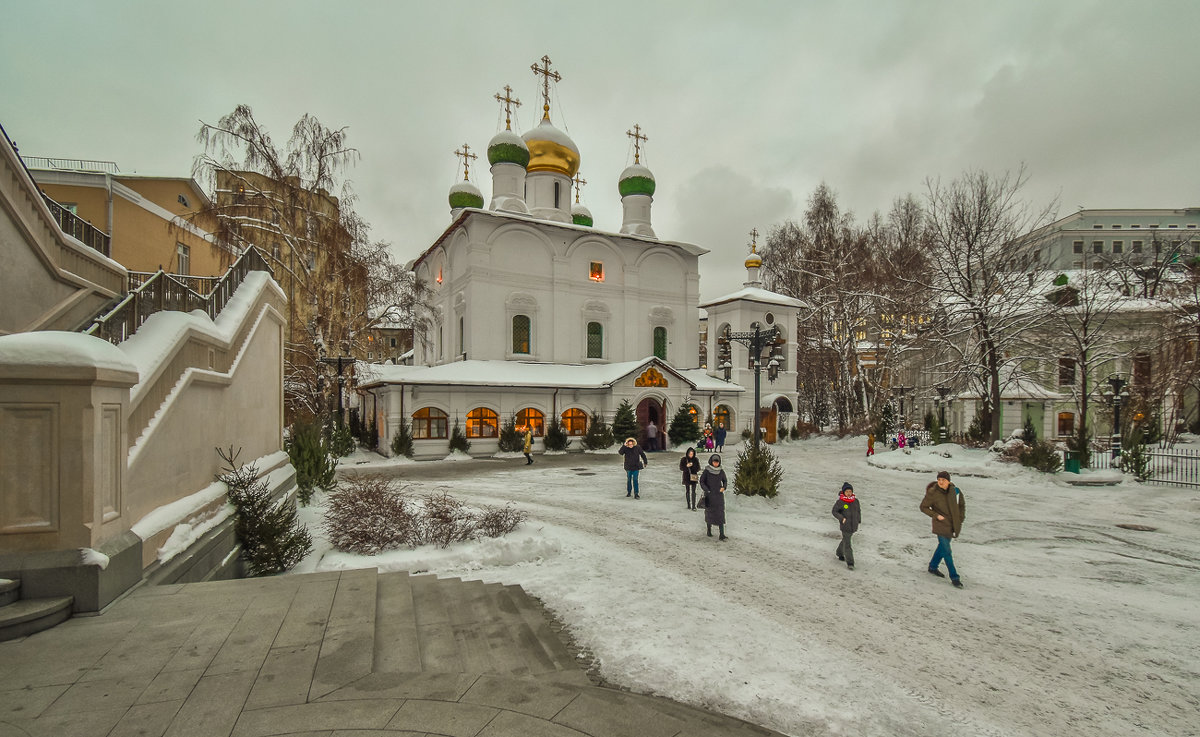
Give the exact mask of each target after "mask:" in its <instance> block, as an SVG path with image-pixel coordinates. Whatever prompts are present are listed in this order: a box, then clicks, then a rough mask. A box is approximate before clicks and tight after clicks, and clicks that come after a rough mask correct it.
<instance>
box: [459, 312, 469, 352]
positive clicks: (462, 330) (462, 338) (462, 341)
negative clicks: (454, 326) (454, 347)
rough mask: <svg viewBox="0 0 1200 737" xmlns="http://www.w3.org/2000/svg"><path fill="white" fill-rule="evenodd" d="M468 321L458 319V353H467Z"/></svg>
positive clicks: (461, 318)
mask: <svg viewBox="0 0 1200 737" xmlns="http://www.w3.org/2000/svg"><path fill="white" fill-rule="evenodd" d="M466 328H467V321H466V318H463V317H460V318H458V352H459V353H466V352H467V329H466Z"/></svg>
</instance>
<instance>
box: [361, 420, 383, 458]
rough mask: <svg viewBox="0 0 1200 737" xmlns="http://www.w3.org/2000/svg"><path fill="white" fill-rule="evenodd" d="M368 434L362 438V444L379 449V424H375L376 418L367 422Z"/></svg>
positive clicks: (369, 448) (372, 448) (371, 448)
mask: <svg viewBox="0 0 1200 737" xmlns="http://www.w3.org/2000/svg"><path fill="white" fill-rule="evenodd" d="M366 432H367V434H366V436H365V437H364V438H363V440H362V444H363V445H364V446H366V448H367V449H368V450H377V449H378V448H379V426H378V425H376V424H375V418H374V417H372V418H371V421H370V422H368V423H367V431H366Z"/></svg>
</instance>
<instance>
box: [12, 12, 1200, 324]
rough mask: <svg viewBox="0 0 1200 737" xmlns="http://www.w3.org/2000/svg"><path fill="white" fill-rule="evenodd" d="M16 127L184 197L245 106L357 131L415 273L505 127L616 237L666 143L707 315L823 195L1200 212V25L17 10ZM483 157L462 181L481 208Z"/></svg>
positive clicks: (287, 122)
mask: <svg viewBox="0 0 1200 737" xmlns="http://www.w3.org/2000/svg"><path fill="white" fill-rule="evenodd" d="M0 11H2V12H0V17H2V18H3V23H2V24H0V124H3V126H4V128H5V130H6V131H7V133H8V135H9V137H10V138H12V139H13V140H14V141H15V142H16V143H17V145H18V146H19V148H20V151H21V153H22V154H24V155H27V156H51V157H61V158H76V159H94V160H107V161H115V162H116V163H117V164H118V166H119V167H120V169H121V171H122V172H137V173H140V174H151V175H162V176H183V175H188V174H190V173H191V167H192V163H193V160H194V157H195V156H196V155H197V154H199V153H200V152H201V146H200V144H199V143H198V142H197V140H196V134H197V132H198V131H199V129H200V125H201V121H204V122H207V123H216V122H217V120H218V119H219V118H220V117H221V116H222V115H224V114H226V113H228V112H230V111H232V110H233V109H234V107H235V106H236V105H238V104H243V103H244V104H247V105H249V106H250V107H251V108H252V110H253V111H254V114H255V116H256V118H257V119H258V120H259V121H260V122H261V123H262V124H263V125H264V126H265V127H266V128H267V129H268V130H269V131H270V132H271V134H272V136H273V138H274V139H275V140H276V142H278V143H281V144H282V143H283V142H285V141H286V140H287V138H288V135H289V132H290V130H291V127H292V125H293V124H294V123H295V122H296V121H297V120H298V119H299V118H300V117H301V116H302V115H304V114H305V113H308V114H311V115H314V116H316V117H317V118H318V119H319V120H320V121H321V122H322V123H324V124H325V125H327V126H329V127H333V128H341V127H343V126H344V127H346V128H347V129H348V135H349V143H350V145H352V146H354V147H355V148H357V149H358V151H359V154H360V159H359V161H358V163H357V164H356V166H355V167H354V168H353V169H352V170H350V172H349V173H348V178H349V180H350V184H351V186H352V188H353V190H354V192H355V193H356V195H357V197H358V200H357V211H358V213H359V215H361V216H362V217H363V218H364V219H365V220H366V221H367V222H368V223H369V224H370V225H371V226H372V235H373V237H374V238H376V239H379V240H384V241H387V242H389V243H390V244H392V250H393V253H394V255H395V256H396V258H397V260H399V261H408V260H410V259H412V258H414V257H416V256H417V255H419V254H420V253H421V252H422V251H423V250H424V249H425V248H426V247H428V246H429V245H430V244H431V243H432V242H433V241H434V240H435V239H436V238H437V237H438V235H440V234H441V232H442V231H443V230H444V229H445V227H446V226H447V225H448V224H449V220H450V212H449V205H448V204H447V201H446V197H447V191H448V189H449V187H450V186H451V185H453V184H454V183H455V182H456V181H459V180H460V179H461V175H462V171H461V167H460V166H459V164H458V159H457V158H456V157H455V156H454V155H453V151H454V150H455V149H457V148H458V147H460V146H461V145H462V144H463V143H468V144H469V145H470V146H471V148H472V149H475V150H476V151H479V152H480V153H481V154H482V152H483V150H484V149H485V148H486V146H487V143H488V141H489V140H490V139H491V137H492V136H493V135H495V133H496V132H497V131H499V130H502V129H503V127H504V118H503V114H502V113H501V110H500V107H499V104H498V103H497V102H496V100H494V99H493V95H495V94H496V93H497V92H500V91H501V90H502V89H503V87H504V86H505V85H506V84H507V85H511V86H512V88H513V91H514V94H515V95H516V96H517V97H518V98H519V99H520V100H521V102H522V103H523V104H522V106H521V107H520V108H519V109H518V112H517V118H516V121H515V123H514V126H513V127H514V129H515V130H518V131H519V132H524V131H526V130H528V129H530V128H531V127H533V126H534V125H536V124H537V122H538V121H539V119H540V110H541V100H540V92H539V86H538V80H537V78H535V76H534V74H533V73H532V71H531V70H530V66H531V65H532V64H534V63H535V62H537V61H538V60H539V59H541V57H542V56H543V55H548V56H549V57H550V59H551V60H552V62H553V67H554V68H555V69H556V70H557V71H558V72H559V73H560V74H561V75H562V81H561V82H559V83H558V84H557V85H556V86H555V88H553V89H552V100H551V119H552V121H553V122H554V124H555V125H556V126H557V127H559V128H560V129H562V130H565V131H566V132H568V133H569V135H570V136H571V137H572V139H573V140H574V141H575V143H576V144H577V145H578V147H579V149H580V152H581V159H582V163H581V167H580V174H581V176H582V177H583V178H584V179H586V180H587V182H588V184H587V185H586V186H585V187H584V188H583V191H582V197H581V202H582V203H583V204H584V205H586V206H587V207H588V208H589V209H590V210H591V211H592V214H593V215H594V217H595V225H596V227H597V228H598V229H600V230H606V231H611V232H615V231H617V230H619V228H620V224H621V204H620V197H619V195H618V193H617V178H618V177H619V175H620V173H621V171H622V170H623V169H624V168H625V167H626V166H628V165H629V164H631V163H633V150H632V145H631V141H630V139H629V138H628V137H627V136H626V135H625V132H626V130H629V129H631V128H632V127H633V125H634V124H638V125H640V126H641V128H642V129H643V131H644V132H645V133H646V134H647V135H648V136H649V140H648V141H647V142H646V144H645V152H644V157H643V161H642V163H644V164H646V165H647V166H649V167H650V169H651V170H652V171H653V173H654V176H655V179H656V181H657V191H656V193H655V196H654V205H653V213H652V220H653V227H654V229H655V231H656V232H657V234H658V236H659V237H660V238H662V239H665V240H676V241H686V242H691V243H696V244H698V245H700V246H702V247H704V248H706V249H709V251H710V252H711V253H710V254H708V255H706V256H704V257H703V258H702V259H701V265H700V275H701V287H700V288H701V299H702V301H703V300H706V299H715V298H717V297H719V296H721V295H723V294H726V293H728V292H730V291H733V290H735V289H737V288H739V287H740V285H741V282H742V281H744V280H745V278H746V275H745V270H744V268H743V267H742V261H743V260H744V258H745V254H746V252H747V250H748V244H749V239H750V237H749V232H750V230H751V229H752V228H755V229H757V230H758V231H759V232H760V233H763V234H765V233H767V232H769V231H770V229H771V228H772V227H774V226H776V225H778V224H780V223H782V222H783V221H785V220H787V219H789V218H790V219H800V218H802V216H803V212H804V209H805V206H806V203H807V200H808V198H809V196H810V195H811V193H812V192H813V190H814V189H815V188H816V187H817V186H818V185H819V184H820V183H822V182H824V183H826V184H828V185H829V186H830V187H831V188H832V189H833V190H834V191H835V193H836V194H837V197H838V201H839V203H840V204H841V205H842V207H843V208H845V209H848V210H850V211H852V212H853V213H854V214H855V216H856V217H857V218H858V219H859V220H860V221H862V220H865V219H866V218H868V217H870V216H871V215H872V214H873V213H875V212H877V211H879V212H883V213H886V212H887V210H888V209H889V208H890V207H891V204H892V202H893V201H894V200H895V199H896V198H897V197H901V196H904V195H906V194H909V193H914V194H917V195H918V196H920V195H921V194H922V193H923V192H924V191H925V188H926V184H927V182H928V181H930V180H937V179H942V180H946V181H948V180H952V179H954V178H956V177H958V176H960V175H961V174H963V173H964V172H966V171H969V170H985V171H988V172H992V173H997V174H1002V173H1004V172H1006V171H1011V170H1015V169H1017V168H1019V167H1020V166H1022V165H1024V166H1025V167H1026V168H1027V170H1028V173H1029V176H1030V179H1029V183H1028V184H1027V186H1026V187H1025V189H1024V190H1023V192H1022V194H1023V196H1024V197H1025V198H1026V199H1027V200H1028V201H1029V202H1030V203H1031V204H1033V205H1035V206H1038V207H1039V208H1040V207H1042V206H1045V205H1048V204H1051V203H1057V212H1058V213H1059V214H1060V215H1066V214H1069V213H1071V212H1073V211H1075V210H1076V209H1078V208H1079V207H1087V208H1148V207H1152V208H1182V207H1189V206H1200V166H1198V164H1200V136H1197V135H1195V131H1196V130H1197V128H1198V127H1200V126H1198V123H1200V95H1197V94H1196V90H1197V80H1198V79H1200V54H1198V53H1197V52H1196V48H1197V41H1196V36H1195V29H1196V28H1197V27H1200V3H1196V2H1193V1H1191V0H1178V1H1169V0H1164V1H1154V2H1143V3H1133V2H1115V1H1100V0H1056V2H1053V3H1047V2H1044V1H1043V0H1012V1H1010V2H1005V3H995V2H990V3H989V2H977V1H974V0H967V1H965V2H948V1H946V2H936V1H932V0H929V1H910V2H867V1H866V0H862V1H859V2H840V3H834V2H803V1H792V0H788V1H779V2H746V3H728V2H710V1H709V0H686V1H675V0H664V1H662V2H655V3H646V2H626V1H624V0H615V1H607V2H573V3H557V4H554V3H545V2H538V3H533V2H522V1H512V2H502V3H497V2H488V3H484V2H472V1H466V2H455V3H444V2H400V1H396V2H382V1H377V2H367V1H362V0H347V1H346V2H339V3H328V2H319V1H310V0H296V1H293V2H279V1H275V0H264V1H260V2H251V3H246V2H233V1H232V0H213V1H212V2H206V3H204V4H203V5H200V6H197V5H194V4H192V5H189V4H177V3H162V2H152V1H140V2H139V1H136V0H112V1H111V2H104V3H92V2H82V1H77V2H65V1H63V0H43V1H40V2H37V3H31V2H19V1H18V0H0ZM484 161H485V156H483V155H481V157H480V159H479V160H478V161H477V162H475V166H474V168H473V170H472V177H471V178H472V181H474V182H476V183H477V184H479V186H480V188H481V189H482V190H483V193H484V196H485V198H490V194H491V181H490V175H489V174H488V172H487V170H486V164H485V163H482V162H484Z"/></svg>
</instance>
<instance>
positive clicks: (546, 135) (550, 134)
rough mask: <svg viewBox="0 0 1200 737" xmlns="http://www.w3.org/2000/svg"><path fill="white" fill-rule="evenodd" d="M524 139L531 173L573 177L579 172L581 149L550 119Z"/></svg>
mask: <svg viewBox="0 0 1200 737" xmlns="http://www.w3.org/2000/svg"><path fill="white" fill-rule="evenodd" d="M522 138H523V139H524V141H525V145H526V146H527V147H528V148H529V165H528V166H526V167H525V168H526V170H527V171H528V172H529V173H531V174H532V173H533V172H538V171H548V172H554V173H556V174H562V175H563V176H567V177H573V176H575V174H576V173H577V172H578V171H579V147H578V146H576V145H575V142H574V141H572V140H571V137H570V136H568V135H567V134H566V133H563V132H562V131H560V130H559V129H557V128H555V127H554V125H553V124H552V123H551V122H550V118H548V117H547V118H542V122H541V124H540V125H538V127H536V128H534V129H533V130H531V131H529V132H528V133H526V134H525V135H524V136H522ZM493 140H494V139H493ZM488 156H489V157H490V156H491V148H490V147H489V148H488Z"/></svg>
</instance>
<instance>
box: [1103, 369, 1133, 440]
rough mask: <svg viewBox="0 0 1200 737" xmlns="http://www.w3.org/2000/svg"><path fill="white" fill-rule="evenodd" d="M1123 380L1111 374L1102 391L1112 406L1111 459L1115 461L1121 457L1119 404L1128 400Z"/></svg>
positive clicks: (1117, 375) (1118, 375)
mask: <svg viewBox="0 0 1200 737" xmlns="http://www.w3.org/2000/svg"><path fill="white" fill-rule="evenodd" d="M1128 383H1129V382H1127V381H1126V380H1125V379H1122V378H1121V375H1120V374H1113V375H1112V376H1110V377H1108V386H1107V387H1106V388H1105V389H1104V396H1105V398H1107V399H1108V400H1109V401H1110V402H1112V406H1113V432H1112V457H1113V459H1114V460H1115V459H1117V458H1119V457H1120V456H1121V402H1122V401H1123V400H1126V399H1129V392H1128V391H1126V390H1125V385H1126V384H1128Z"/></svg>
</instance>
